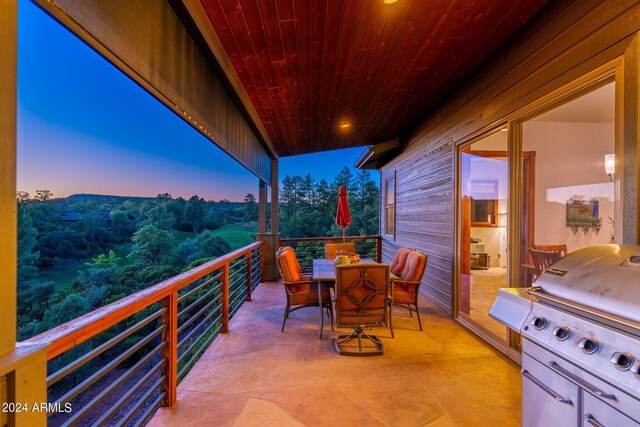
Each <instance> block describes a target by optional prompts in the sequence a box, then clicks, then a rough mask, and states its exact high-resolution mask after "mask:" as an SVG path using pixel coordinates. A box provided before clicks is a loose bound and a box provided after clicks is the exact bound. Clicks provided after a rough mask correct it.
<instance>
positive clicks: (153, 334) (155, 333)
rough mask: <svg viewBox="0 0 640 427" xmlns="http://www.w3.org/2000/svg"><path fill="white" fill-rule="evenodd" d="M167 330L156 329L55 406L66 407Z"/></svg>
mask: <svg viewBox="0 0 640 427" xmlns="http://www.w3.org/2000/svg"><path fill="white" fill-rule="evenodd" d="M165 329H167V325H162V326H159V327H158V328H157V329H155V330H154V331H153V332H151V333H150V334H149V335H147V336H146V337H145V338H144V339H142V340H140V341H138V342H137V343H135V344H134V345H133V346H131V347H130V348H129V349H127V351H125V352H124V353H121V354H120V355H119V356H118V357H116V358H115V359H113V360H112V361H111V362H109V363H107V364H106V365H105V366H103V367H102V368H101V369H99V370H98V371H96V372H95V373H94V374H93V375H91V376H90V377H89V378H87V379H86V380H84V381H82V382H81V383H80V384H78V385H77V386H76V387H74V388H72V389H71V390H69V391H68V392H67V393H65V394H64V395H63V396H61V397H59V398H58V399H57V400H56V401H55V404H56V405H60V406H64V404H65V403H67V402H69V401H71V399H73V398H74V397H76V396H77V395H78V394H80V393H82V392H83V391H85V390H86V389H87V388H88V387H89V386H91V385H92V384H93V383H95V382H96V381H98V380H99V379H100V378H102V377H103V376H105V375H106V374H107V373H109V372H110V371H111V370H112V369H113V368H114V367H116V366H118V365H119V364H120V363H122V361H124V360H125V359H127V358H128V357H129V356H131V355H132V354H134V353H135V352H137V351H138V350H140V349H141V348H142V347H143V346H144V345H146V344H148V343H149V342H150V341H151V340H152V339H154V338H155V337H157V336H158V335H160V334H161V333H162V332H163V331H164V330H165Z"/></svg>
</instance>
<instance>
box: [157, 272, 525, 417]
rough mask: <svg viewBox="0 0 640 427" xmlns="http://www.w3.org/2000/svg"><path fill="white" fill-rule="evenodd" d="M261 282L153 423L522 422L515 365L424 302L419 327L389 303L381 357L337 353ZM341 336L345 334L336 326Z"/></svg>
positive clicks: (313, 318) (310, 317) (312, 316)
mask: <svg viewBox="0 0 640 427" xmlns="http://www.w3.org/2000/svg"><path fill="white" fill-rule="evenodd" d="M284 303H285V295H284V289H283V287H282V285H281V284H279V283H263V284H261V285H260V286H259V287H258V288H257V289H256V290H255V291H254V294H253V301H251V302H248V303H245V304H244V305H243V306H242V307H241V309H240V310H239V311H238V313H237V314H236V316H235V317H234V318H233V319H232V320H231V322H230V332H229V333H227V334H221V335H220V336H219V337H218V338H216V340H215V342H214V343H213V344H212V345H211V347H210V348H209V349H208V350H207V352H206V353H205V354H204V355H203V357H202V358H201V359H200V361H199V362H198V363H197V364H196V366H195V367H194V368H193V370H192V371H191V372H190V373H189V375H188V376H187V377H186V378H185V379H184V381H183V382H182V383H181V384H180V386H179V387H178V402H177V404H176V406H175V407H174V408H162V409H160V411H159V412H158V413H157V414H156V415H155V417H154V418H153V419H152V420H151V423H150V424H149V425H151V426H176V425H182V426H186V425H188V426H200V425H201V426H274V425H277V426H303V425H307V426H336V425H342V426H376V425H380V426H384V425H388V426H440V427H442V426H492V425H495V426H519V425H520V396H521V394H520V372H519V367H518V366H517V365H516V364H515V363H513V362H512V361H510V360H509V359H507V358H506V357H504V356H503V355H502V354H501V353H499V352H497V351H496V350H494V349H493V348H492V347H490V346H488V345H487V344H485V343H484V342H483V341H482V340H480V339H479V338H477V337H476V336H474V335H473V334H471V333H470V332H468V331H467V330H466V329H464V328H462V327H461V326H459V325H458V323H456V322H455V321H454V320H452V319H450V318H449V317H447V316H446V315H445V314H444V313H443V312H442V311H440V309H438V308H436V307H435V306H434V305H432V304H430V303H428V302H427V301H426V300H422V301H421V304H422V307H421V310H420V311H421V315H422V322H423V326H424V331H423V332H420V331H419V330H418V322H417V319H416V318H411V317H409V316H408V314H406V311H405V310H403V309H396V310H395V313H396V315H395V316H394V326H395V332H396V337H395V338H394V339H392V338H391V337H390V334H389V330H388V329H380V330H376V331H374V333H375V334H376V335H378V336H380V337H382V338H383V341H384V346H385V349H384V355H383V356H377V357H361V358H359V357H348V356H338V355H337V354H336V353H335V351H334V349H333V344H332V338H334V337H335V336H336V333H333V332H332V331H331V327H330V326H328V325H327V324H325V333H324V335H323V338H322V339H318V322H319V314H318V310H317V309H313V308H306V309H302V310H299V311H296V312H293V313H292V314H290V318H289V320H287V325H286V329H285V331H284V332H280V327H281V324H282V312H283V308H284ZM341 332H342V333H344V332H348V331H347V330H342V331H341Z"/></svg>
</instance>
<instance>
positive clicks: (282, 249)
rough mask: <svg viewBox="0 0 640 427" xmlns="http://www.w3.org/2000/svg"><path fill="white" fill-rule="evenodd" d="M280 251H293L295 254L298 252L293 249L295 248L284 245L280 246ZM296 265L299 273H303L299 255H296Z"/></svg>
mask: <svg viewBox="0 0 640 427" xmlns="http://www.w3.org/2000/svg"><path fill="white" fill-rule="evenodd" d="M280 251H282V252H284V251H289V252H291V253H292V254H293V255H294V256H295V254H296V252H295V251H294V250H293V248H292V247H291V246H283V247H281V248H280ZM295 265H296V269H297V270H298V273H302V267H301V266H300V262H299V261H298V257H297V256H296V257H295Z"/></svg>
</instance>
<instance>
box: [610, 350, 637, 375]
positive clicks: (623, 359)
mask: <svg viewBox="0 0 640 427" xmlns="http://www.w3.org/2000/svg"><path fill="white" fill-rule="evenodd" d="M611 363H613V366H615V367H616V368H617V369H619V370H621V371H626V370H627V369H629V368H630V367H631V365H633V356H632V355H630V354H629V353H622V352H621V351H616V352H615V353H613V356H611Z"/></svg>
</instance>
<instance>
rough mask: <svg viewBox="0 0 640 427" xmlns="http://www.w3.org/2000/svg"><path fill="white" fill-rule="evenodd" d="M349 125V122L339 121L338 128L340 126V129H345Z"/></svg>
mask: <svg viewBox="0 0 640 427" xmlns="http://www.w3.org/2000/svg"><path fill="white" fill-rule="evenodd" d="M350 127H351V123H349V122H342V123H340V128H342V129H347V128H350Z"/></svg>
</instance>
